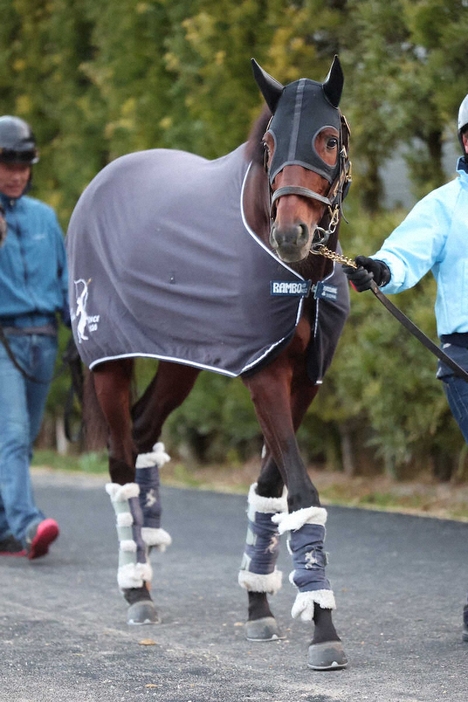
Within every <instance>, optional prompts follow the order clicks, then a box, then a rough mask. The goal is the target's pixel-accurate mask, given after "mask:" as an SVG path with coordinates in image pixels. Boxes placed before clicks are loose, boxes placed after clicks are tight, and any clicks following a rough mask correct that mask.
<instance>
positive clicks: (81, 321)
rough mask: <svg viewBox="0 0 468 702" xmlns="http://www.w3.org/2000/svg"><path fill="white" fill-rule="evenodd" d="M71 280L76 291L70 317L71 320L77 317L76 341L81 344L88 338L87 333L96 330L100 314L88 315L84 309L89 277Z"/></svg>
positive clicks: (86, 300) (87, 294) (86, 302)
mask: <svg viewBox="0 0 468 702" xmlns="http://www.w3.org/2000/svg"><path fill="white" fill-rule="evenodd" d="M73 282H74V284H75V291H76V307H75V309H74V310H71V318H72V322H73V321H74V320H75V319H78V322H77V324H76V333H77V335H78V343H80V344H81V343H82V342H83V341H87V340H88V339H89V337H88V336H87V334H88V333H92V332H95V331H97V328H98V325H99V319H100V315H99V314H95V315H89V314H88V312H87V309H86V306H87V304H88V296H89V284H90V283H91V278H90V279H89V280H84V279H83V278H79V279H78V280H74V281H73Z"/></svg>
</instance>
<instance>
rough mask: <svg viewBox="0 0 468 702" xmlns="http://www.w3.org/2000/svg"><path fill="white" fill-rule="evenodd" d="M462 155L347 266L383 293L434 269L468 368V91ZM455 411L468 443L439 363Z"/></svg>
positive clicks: (457, 357) (447, 331)
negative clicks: (453, 174)
mask: <svg viewBox="0 0 468 702" xmlns="http://www.w3.org/2000/svg"><path fill="white" fill-rule="evenodd" d="M458 138H459V141H460V145H461V147H462V150H463V154H464V155H463V156H462V157H461V158H460V159H459V160H458V164H457V172H458V177H457V178H455V180H452V181H451V182H450V183H447V184H446V185H443V186H442V187H440V188H436V189H435V190H433V191H432V192H430V193H429V194H428V195H426V197H424V198H423V199H422V200H420V201H419V202H418V203H417V204H416V205H415V206H414V207H413V209H412V210H411V212H410V213H409V214H408V216H407V217H406V219H404V221H403V222H402V223H401V224H400V225H399V226H398V227H397V228H396V229H395V230H394V231H393V232H392V234H390V236H389V237H388V238H387V239H386V240H385V241H384V243H383V245H382V247H381V248H380V249H379V250H378V251H377V252H376V253H375V254H373V255H372V256H370V257H367V256H357V257H356V259H355V262H356V263H357V264H358V268H357V269H355V268H352V267H351V266H343V270H344V272H345V273H346V275H347V277H348V280H349V281H350V282H351V284H352V286H353V287H354V288H355V289H356V290H357V291H358V292H363V291H364V290H369V289H370V286H371V281H372V280H374V281H375V282H376V283H377V285H378V286H379V287H381V288H382V292H385V293H399V292H402V291H403V290H407V289H408V288H411V287H412V286H413V285H416V283H417V282H418V281H419V280H421V278H422V277H423V276H424V275H425V274H426V273H427V272H428V271H431V272H432V274H433V276H434V278H435V280H436V283H437V296H436V303H435V316H436V322H437V334H438V336H439V338H440V341H441V344H442V348H443V350H444V351H445V353H446V354H447V355H449V356H450V357H451V358H453V360H454V361H456V362H457V363H458V365H460V366H461V367H462V368H464V369H465V370H468V95H467V96H466V97H465V98H464V100H463V101H462V103H461V105H460V109H459V112H458ZM437 377H438V378H440V380H442V381H443V384H444V389H445V392H446V395H447V399H448V403H449V406H450V410H451V412H452V414H453V416H454V418H455V420H456V422H457V424H458V426H459V428H460V431H461V432H462V434H463V437H464V439H465V441H466V442H467V443H468V383H467V382H465V381H464V380H463V379H462V378H459V377H458V376H456V375H454V372H453V370H451V369H450V368H449V367H448V366H446V365H445V364H444V363H443V362H442V361H439V364H438V370H437ZM463 640H464V641H467V642H468V598H467V604H466V605H465V607H464V611H463Z"/></svg>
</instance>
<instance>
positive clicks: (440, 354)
mask: <svg viewBox="0 0 468 702" xmlns="http://www.w3.org/2000/svg"><path fill="white" fill-rule="evenodd" d="M310 252H311V253H312V254H314V255H317V256H324V257H325V258H328V259H330V260H331V261H334V262H335V263H341V264H344V265H345V266H351V268H355V269H357V268H358V267H359V266H358V265H357V263H356V262H355V261H353V259H352V258H348V257H347V256H343V255H342V254H339V253H337V252H336V251H331V250H330V249H328V248H327V247H326V246H324V245H318V246H316V247H312V248H311V251H310ZM370 289H371V290H372V292H373V293H374V295H375V297H376V298H377V299H378V300H379V301H380V302H381V303H382V305H383V306H384V307H385V308H386V309H387V310H388V311H389V312H390V314H392V315H393V316H394V317H395V319H397V320H398V321H399V322H400V324H402V325H403V326H404V327H405V328H406V329H407V330H408V331H409V332H410V333H411V334H412V335H413V336H415V337H416V339H418V341H420V342H421V343H422V344H423V346H425V347H426V348H427V349H428V350H429V351H430V352H431V353H433V354H434V356H437V358H439V359H440V360H441V361H442V362H443V363H445V365H446V366H448V367H449V368H451V369H452V370H453V372H454V373H455V375H457V376H458V377H459V378H462V379H463V380H465V381H466V382H468V373H467V372H466V371H465V370H464V369H463V368H462V367H461V366H459V365H458V363H456V362H455V361H454V360H453V359H452V358H450V356H447V354H446V353H444V351H442V349H441V348H439V347H438V346H437V344H434V342H433V341H432V340H431V339H429V337H428V336H426V334H424V332H423V331H421V329H420V328H419V327H417V326H416V324H414V323H413V322H412V321H411V320H410V319H408V317H407V316H406V315H405V314H403V312H402V311H401V310H400V309H398V307H396V305H394V304H393V302H390V300H389V299H388V297H386V296H385V295H384V294H383V292H382V291H381V290H380V288H379V286H378V285H377V283H376V282H375V281H374V280H372V281H371V287H370Z"/></svg>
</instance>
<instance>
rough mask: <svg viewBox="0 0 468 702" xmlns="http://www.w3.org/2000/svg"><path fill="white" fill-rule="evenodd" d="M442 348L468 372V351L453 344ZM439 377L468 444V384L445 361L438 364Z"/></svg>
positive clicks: (451, 409)
mask: <svg viewBox="0 0 468 702" xmlns="http://www.w3.org/2000/svg"><path fill="white" fill-rule="evenodd" d="M442 348H443V350H444V351H445V353H446V354H447V355H448V356H450V358H451V359H452V360H453V361H455V362H456V363H458V365H459V366H460V367H461V368H463V370H466V371H468V349H466V348H465V347H463V346H454V345H453V344H451V345H444V346H443V347H442ZM437 377H438V378H439V380H442V382H443V384H444V390H445V394H446V396H447V400H448V403H449V407H450V411H451V412H452V415H453V417H454V419H455V421H456V423H457V424H458V426H459V428H460V431H461V433H462V434H463V438H464V439H465V441H466V443H467V444H468V382H466V381H465V380H462V378H459V377H458V376H456V375H455V374H454V372H453V370H452V369H451V368H449V367H448V366H446V365H445V363H444V362H443V361H439V363H438V366H437Z"/></svg>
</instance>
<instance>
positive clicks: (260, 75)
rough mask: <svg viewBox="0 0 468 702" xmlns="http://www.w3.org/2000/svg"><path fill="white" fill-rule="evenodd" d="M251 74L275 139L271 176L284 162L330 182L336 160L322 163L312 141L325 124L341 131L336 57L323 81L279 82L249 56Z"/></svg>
mask: <svg viewBox="0 0 468 702" xmlns="http://www.w3.org/2000/svg"><path fill="white" fill-rule="evenodd" d="M252 67H253V72H254V77H255V80H256V82H257V85H258V87H259V88H260V90H261V92H262V94H263V97H264V98H265V100H266V103H267V105H268V107H269V108H270V110H271V112H272V114H273V119H272V121H271V124H270V127H269V131H270V132H271V134H272V135H273V138H274V140H275V152H274V154H273V159H272V162H271V164H270V179H271V180H273V178H274V177H275V176H276V174H277V173H278V172H279V171H281V170H282V169H283V168H284V166H286V165H293V164H297V165H300V166H303V167H304V168H309V169H310V170H313V171H315V172H316V173H319V174H320V175H322V176H323V177H324V178H326V179H327V180H328V181H329V182H330V183H333V181H334V180H335V178H336V177H337V175H338V173H339V168H340V164H339V160H337V163H336V164H335V165H334V166H329V165H328V164H327V163H325V162H324V161H323V160H322V159H321V158H320V156H319V155H318V153H317V151H316V150H315V146H314V142H315V137H316V136H317V133H318V132H319V131H321V130H322V129H323V128H324V127H334V128H335V129H336V130H337V131H338V133H339V134H341V113H340V111H339V109H338V105H339V102H340V98H341V92H342V89H343V82H344V78H343V71H342V70H341V65H340V61H339V59H338V57H337V56H335V58H334V60H333V63H332V66H331V68H330V72H329V74H328V76H327V78H326V79H325V81H324V83H318V82H316V81H314V80H309V79H308V78H301V79H300V80H296V81H294V82H293V83H289V84H288V85H286V86H283V85H281V83H279V82H278V81H277V80H275V79H274V78H273V77H272V76H270V75H269V74H268V73H267V72H266V71H264V70H263V68H261V67H260V66H259V65H258V63H257V62H256V61H255V59H252Z"/></svg>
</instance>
